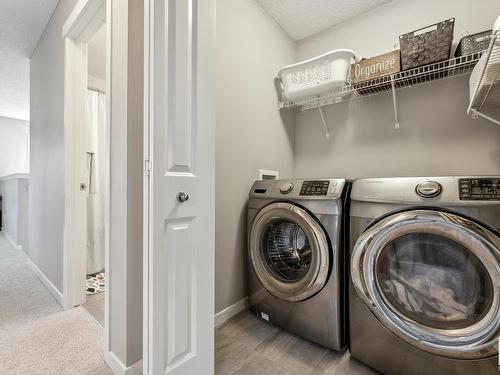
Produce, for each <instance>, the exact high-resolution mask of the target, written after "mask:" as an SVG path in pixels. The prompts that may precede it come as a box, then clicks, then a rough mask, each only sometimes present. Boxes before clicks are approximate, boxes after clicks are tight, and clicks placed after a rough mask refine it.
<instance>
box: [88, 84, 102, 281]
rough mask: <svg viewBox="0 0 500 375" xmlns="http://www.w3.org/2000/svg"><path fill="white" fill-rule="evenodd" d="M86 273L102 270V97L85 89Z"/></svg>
mask: <svg viewBox="0 0 500 375" xmlns="http://www.w3.org/2000/svg"><path fill="white" fill-rule="evenodd" d="M87 119H88V120H87V176H88V181H87V183H88V190H87V191H88V197H87V274H89V275H90V274H94V273H96V272H100V271H102V270H104V204H105V191H106V189H105V185H104V184H105V183H106V181H107V179H106V176H105V173H106V169H105V168H104V164H103V161H104V155H106V96H105V95H103V94H101V93H98V92H96V91H92V90H88V91H87Z"/></svg>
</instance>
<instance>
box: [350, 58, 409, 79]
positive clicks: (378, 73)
mask: <svg viewBox="0 0 500 375" xmlns="http://www.w3.org/2000/svg"><path fill="white" fill-rule="evenodd" d="M400 70H401V62H400V55H399V50H397V51H392V52H389V53H385V54H383V55H380V56H376V57H373V58H370V59H363V60H361V61H360V62H358V63H355V64H352V65H351V82H352V83H360V82H364V81H370V80H372V79H376V78H380V77H383V76H386V75H389V74H395V73H398V72H399V71H400Z"/></svg>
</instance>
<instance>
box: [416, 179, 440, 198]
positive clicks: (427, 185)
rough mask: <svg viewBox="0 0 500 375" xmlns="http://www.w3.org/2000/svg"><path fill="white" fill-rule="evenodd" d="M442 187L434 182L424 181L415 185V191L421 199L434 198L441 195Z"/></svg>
mask: <svg viewBox="0 0 500 375" xmlns="http://www.w3.org/2000/svg"><path fill="white" fill-rule="evenodd" d="M442 190H443V187H442V186H441V184H440V183H439V182H436V181H424V182H421V183H419V184H418V185H417V187H416V189H415V191H416V192H417V194H418V195H420V196H421V197H422V198H434V197H437V196H438V195H439V194H441V191H442Z"/></svg>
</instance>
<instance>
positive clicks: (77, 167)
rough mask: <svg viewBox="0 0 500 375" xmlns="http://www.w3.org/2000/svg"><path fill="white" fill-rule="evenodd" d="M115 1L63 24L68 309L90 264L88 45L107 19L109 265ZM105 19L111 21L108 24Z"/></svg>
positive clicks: (87, 5) (84, 2)
mask: <svg viewBox="0 0 500 375" xmlns="http://www.w3.org/2000/svg"><path fill="white" fill-rule="evenodd" d="M110 12H111V2H110V1H107V0H80V1H79V2H78V3H77V4H76V6H75V8H74V9H73V11H72V12H71V14H70V15H69V16H68V18H67V20H66V22H65V23H64V26H63V32H62V35H63V39H64V193H65V197H64V203H65V204H64V245H63V246H64V249H63V293H62V294H63V308H65V309H70V308H72V307H74V306H78V305H81V304H83V303H85V301H86V294H85V289H86V286H85V278H86V273H87V272H86V266H87V241H86V239H87V231H86V229H87V223H86V210H87V208H86V196H87V192H86V191H81V189H80V183H82V182H86V170H85V167H84V166H85V160H86V154H85V149H84V147H85V145H84V142H82V140H84V139H85V137H84V134H85V133H84V131H85V128H86V126H87V124H86V116H85V111H86V103H87V78H88V72H87V43H88V41H89V39H90V38H91V37H92V36H93V35H94V34H95V32H97V30H98V29H99V28H100V27H102V25H103V23H106V28H107V30H106V31H107V35H106V75H107V77H108V78H107V80H106V95H107V100H106V131H105V133H106V140H105V141H106V144H107V145H108V146H107V148H106V149H107V152H106V155H105V156H104V158H103V165H104V168H105V175H106V176H107V178H106V180H107V181H105V188H103V189H102V190H101V191H102V192H103V194H104V200H105V202H106V204H105V208H104V225H105V245H104V248H105V269H106V271H108V270H109V269H110V268H109V248H110V246H109V224H110V215H109V212H110V208H109V197H110V184H109V178H110V173H109V172H110V152H109V144H110V134H111V133H110V130H111V116H110V113H111V100H110V98H111V84H110V79H109V77H110V76H111V75H110V72H111V37H110V36H111V22H109V20H110V16H111V14H110ZM106 18H107V19H108V22H106ZM110 280H111V275H109V273H107V275H106V293H105V325H104V329H105V349H106V352H108V351H109V337H110V328H109V327H110V324H109V300H110V293H111V288H110Z"/></svg>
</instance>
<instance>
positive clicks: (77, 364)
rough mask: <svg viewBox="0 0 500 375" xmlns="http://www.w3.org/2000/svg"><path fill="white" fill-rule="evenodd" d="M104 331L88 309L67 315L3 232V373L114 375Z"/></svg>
mask: <svg viewBox="0 0 500 375" xmlns="http://www.w3.org/2000/svg"><path fill="white" fill-rule="evenodd" d="M103 348H104V332H103V328H102V327H101V326H100V325H99V324H98V322H97V321H96V320H95V319H94V318H93V317H92V316H90V315H89V313H88V312H87V311H85V310H84V309H83V308H81V307H78V308H74V309H71V310H67V311H62V309H61V308H60V307H59V305H58V304H57V302H56V301H55V300H54V299H53V298H52V296H51V295H50V293H49V292H48V291H47V289H45V287H44V286H43V285H42V284H41V282H40V281H39V280H38V278H37V277H36V276H35V275H34V274H33V273H32V271H31V270H30V269H29V268H28V267H27V265H26V255H24V253H23V252H22V251H18V250H15V249H13V248H12V247H11V246H10V244H9V243H8V242H7V241H6V239H5V237H4V235H3V234H2V233H0V374H9V375H38V374H40V375H42V374H43V375H65V374H68V375H69V374H72V375H74V374H78V375H79V374H93V375H101V374H103V375H105V374H112V372H111V370H110V369H109V368H108V367H107V366H106V365H105V363H104V358H103V350H104V349H103Z"/></svg>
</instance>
